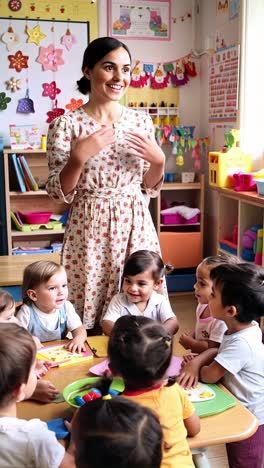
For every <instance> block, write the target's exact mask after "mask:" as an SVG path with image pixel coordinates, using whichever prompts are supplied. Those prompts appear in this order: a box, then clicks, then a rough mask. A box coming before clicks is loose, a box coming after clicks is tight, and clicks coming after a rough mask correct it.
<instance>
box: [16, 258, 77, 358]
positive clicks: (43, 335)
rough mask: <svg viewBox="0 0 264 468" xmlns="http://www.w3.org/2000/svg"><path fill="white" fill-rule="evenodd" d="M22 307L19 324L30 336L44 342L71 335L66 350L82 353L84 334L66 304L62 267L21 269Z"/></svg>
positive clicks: (41, 265)
mask: <svg viewBox="0 0 264 468" xmlns="http://www.w3.org/2000/svg"><path fill="white" fill-rule="evenodd" d="M22 295H23V302H24V304H23V305H22V306H21V308H20V310H19V311H18V313H17V318H18V320H19V323H20V324H21V325H22V326H23V327H25V328H26V329H27V330H28V331H29V332H30V333H31V334H32V335H33V336H36V337H37V338H39V340H40V341H41V343H43V342H45V341H52V340H61V339H64V338H66V335H67V333H68V332H71V334H72V339H71V340H69V341H68V343H67V344H65V348H67V349H69V350H70V351H72V352H81V351H84V350H85V346H84V342H85V340H86V331H85V328H84V326H83V325H82V323H81V319H80V317H79V316H78V314H77V313H76V312H75V309H74V307H73V305H72V304H71V303H70V302H69V301H67V297H68V286H67V276H66V272H65V269H64V267H63V266H61V265H58V264H57V263H55V262H50V261H38V262H34V263H31V264H30V265H28V266H27V267H26V268H25V270H24V275H23V286H22Z"/></svg>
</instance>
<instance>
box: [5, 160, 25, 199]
mask: <svg viewBox="0 0 264 468" xmlns="http://www.w3.org/2000/svg"><path fill="white" fill-rule="evenodd" d="M9 162H10V164H9V169H10V176H11V177H10V180H11V181H12V185H13V188H14V190H20V191H21V192H26V191H27V189H26V186H25V183H24V177H23V174H21V172H20V169H19V166H18V164H17V158H16V154H10V156H9Z"/></svg>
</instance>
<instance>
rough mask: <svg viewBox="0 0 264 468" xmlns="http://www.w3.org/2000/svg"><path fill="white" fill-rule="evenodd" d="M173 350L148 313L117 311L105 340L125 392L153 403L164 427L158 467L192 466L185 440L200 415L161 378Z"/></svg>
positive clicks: (111, 364) (182, 394)
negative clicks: (141, 314)
mask: <svg viewBox="0 0 264 468" xmlns="http://www.w3.org/2000/svg"><path fill="white" fill-rule="evenodd" d="M171 355H172V337H171V335H170V334H168V332H166V330H165V329H164V327H163V326H162V325H161V324H160V323H158V322H156V321H154V320H151V319H149V318H147V317H140V316H139V317H138V316H133V315H132V316H128V315H125V316H123V317H120V318H119V319H118V320H117V321H116V323H115V325H114V327H113V330H112V333H111V335H110V339H109V344H108V357H109V367H110V369H111V370H112V372H113V374H114V375H119V376H121V377H123V379H124V382H125V391H124V392H123V396H124V397H126V398H128V399H130V400H133V401H135V402H137V403H139V404H141V405H142V406H147V407H148V408H150V409H152V410H153V411H154V412H155V413H156V414H157V415H158V417H159V420H160V424H161V426H162V428H163V437H164V447H163V458H162V464H161V466H162V467H164V468H165V467H166V468H169V467H170V468H175V467H176V466H180V467H181V468H187V467H191V466H192V467H193V462H192V457H191V452H190V449H189V446H188V442H187V440H186V437H187V435H188V436H194V435H196V434H197V433H198V432H199V430H200V422H199V418H198V416H197V415H196V414H195V410H194V407H193V405H192V404H191V402H190V401H189V398H188V396H187V394H186V392H185V391H184V390H183V389H181V388H180V387H179V385H178V384H177V383H174V384H173V385H171V384H170V383H167V382H166V381H165V380H164V376H165V373H166V370H167V369H168V367H169V364H170V360H171Z"/></svg>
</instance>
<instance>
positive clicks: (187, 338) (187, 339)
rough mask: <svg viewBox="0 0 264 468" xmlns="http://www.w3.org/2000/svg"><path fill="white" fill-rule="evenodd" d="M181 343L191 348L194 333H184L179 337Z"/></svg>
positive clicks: (186, 347)
mask: <svg viewBox="0 0 264 468" xmlns="http://www.w3.org/2000/svg"><path fill="white" fill-rule="evenodd" d="M179 343H180V344H181V345H182V346H183V347H184V348H185V349H191V348H192V344H193V337H192V335H190V334H188V333H182V335H181V336H180V339H179Z"/></svg>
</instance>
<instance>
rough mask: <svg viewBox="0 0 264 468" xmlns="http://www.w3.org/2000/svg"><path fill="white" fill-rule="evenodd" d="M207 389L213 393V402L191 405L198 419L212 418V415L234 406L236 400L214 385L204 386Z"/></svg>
mask: <svg viewBox="0 0 264 468" xmlns="http://www.w3.org/2000/svg"><path fill="white" fill-rule="evenodd" d="M206 385H208V387H211V389H212V390H213V391H214V392H215V398H214V399H213V400H208V401H201V402H199V403H193V405H194V407H195V409H196V413H197V414H198V416H200V418H204V417H205V416H212V415H213V414H217V413H222V412H223V411H225V410H227V409H228V408H232V406H235V405H236V399H235V398H234V397H233V396H232V395H229V393H226V392H224V391H223V390H221V388H219V387H218V385H216V384H206Z"/></svg>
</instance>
